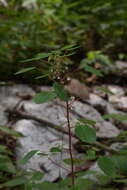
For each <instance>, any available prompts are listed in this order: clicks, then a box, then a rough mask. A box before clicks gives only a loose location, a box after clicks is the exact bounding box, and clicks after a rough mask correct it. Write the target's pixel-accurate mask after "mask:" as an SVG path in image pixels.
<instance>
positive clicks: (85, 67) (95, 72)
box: [84, 65, 103, 77]
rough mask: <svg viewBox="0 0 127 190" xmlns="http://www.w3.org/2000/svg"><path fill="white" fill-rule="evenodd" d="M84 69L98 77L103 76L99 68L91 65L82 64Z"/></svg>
mask: <svg viewBox="0 0 127 190" xmlns="http://www.w3.org/2000/svg"><path fill="white" fill-rule="evenodd" d="M84 69H85V70H86V71H88V72H91V73H92V74H95V75H97V76H100V77H102V76H103V74H102V73H101V72H100V71H99V70H97V69H94V68H93V67H91V66H89V65H85V66H84Z"/></svg>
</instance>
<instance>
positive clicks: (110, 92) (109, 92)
mask: <svg viewBox="0 0 127 190" xmlns="http://www.w3.org/2000/svg"><path fill="white" fill-rule="evenodd" d="M97 90H100V91H102V92H105V93H107V94H111V95H114V93H113V92H112V91H111V90H109V89H108V88H98V89H97Z"/></svg>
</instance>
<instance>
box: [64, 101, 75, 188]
mask: <svg viewBox="0 0 127 190" xmlns="http://www.w3.org/2000/svg"><path fill="white" fill-rule="evenodd" d="M66 108H67V126H68V137H69V154H70V160H71V178H72V186H74V185H75V173H74V160H73V154H72V135H71V125H70V114H69V103H68V102H66Z"/></svg>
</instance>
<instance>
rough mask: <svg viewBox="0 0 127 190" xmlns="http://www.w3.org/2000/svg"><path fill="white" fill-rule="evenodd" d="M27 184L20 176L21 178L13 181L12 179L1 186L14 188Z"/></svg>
mask: <svg viewBox="0 0 127 190" xmlns="http://www.w3.org/2000/svg"><path fill="white" fill-rule="evenodd" d="M26 182H27V180H26V178H25V177H23V176H21V177H17V178H15V179H12V180H10V181H8V182H6V183H4V184H3V186H4V187H15V186H17V185H22V184H25V183H26Z"/></svg>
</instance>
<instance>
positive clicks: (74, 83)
mask: <svg viewBox="0 0 127 190" xmlns="http://www.w3.org/2000/svg"><path fill="white" fill-rule="evenodd" d="M65 89H66V90H67V91H68V92H69V93H70V94H71V95H73V96H76V97H79V98H81V99H82V100H84V99H87V98H88V97H89V94H90V89H89V88H88V87H87V86H86V85H85V84H83V83H81V82H80V81H78V80H77V79H71V81H70V82H69V84H68V85H66V86H65Z"/></svg>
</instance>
